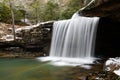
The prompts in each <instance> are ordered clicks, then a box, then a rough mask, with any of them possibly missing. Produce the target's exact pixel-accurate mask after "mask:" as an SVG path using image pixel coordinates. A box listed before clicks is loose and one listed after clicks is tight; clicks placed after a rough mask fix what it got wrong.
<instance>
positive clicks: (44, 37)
mask: <svg viewBox="0 0 120 80" xmlns="http://www.w3.org/2000/svg"><path fill="white" fill-rule="evenodd" d="M52 25H53V21H48V22H42V23H39V24H37V25H31V26H24V27H19V28H17V29H16V31H15V32H16V40H15V41H14V39H13V35H5V36H3V37H2V38H1V42H0V50H2V51H8V52H9V51H10V52H11V51H12V52H16V51H15V50H16V48H18V49H19V50H20V51H18V50H17V53H18V52H21V49H22V51H23V52H22V53H24V52H32V53H34V52H37V53H38V54H36V55H37V56H38V55H39V56H40V55H41V53H42V55H41V56H44V55H48V53H49V49H50V42H51V33H52V32H51V28H52ZM39 52H40V54H39ZM36 55H34V56H36Z"/></svg>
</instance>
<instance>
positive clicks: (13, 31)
mask: <svg viewBox="0 0 120 80" xmlns="http://www.w3.org/2000/svg"><path fill="white" fill-rule="evenodd" d="M9 6H10V11H11V18H12V29H13V30H12V33H13V36H14V41H15V40H16V35H15V19H14V12H13V7H12V2H11V0H9Z"/></svg>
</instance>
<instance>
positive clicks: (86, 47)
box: [40, 13, 99, 65]
mask: <svg viewBox="0 0 120 80" xmlns="http://www.w3.org/2000/svg"><path fill="white" fill-rule="evenodd" d="M98 22H99V18H98V17H92V18H90V17H81V16H79V15H78V13H75V14H74V15H73V16H72V18H71V19H68V20H61V21H56V22H54V24H53V35H52V42H51V49H50V56H49V57H46V58H40V60H42V61H48V60H52V61H53V62H55V63H54V64H55V65H71V64H73V65H75V64H89V63H93V61H94V59H93V58H92V57H93V56H94V46H95V38H96V32H97V24H98ZM56 62H57V63H56ZM61 62H62V63H61Z"/></svg>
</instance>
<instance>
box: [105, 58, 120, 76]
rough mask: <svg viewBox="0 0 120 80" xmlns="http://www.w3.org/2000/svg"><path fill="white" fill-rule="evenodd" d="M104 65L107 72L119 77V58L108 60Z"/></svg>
mask: <svg viewBox="0 0 120 80" xmlns="http://www.w3.org/2000/svg"><path fill="white" fill-rule="evenodd" d="M105 65H106V70H107V71H113V72H114V73H115V74H117V75H118V76H120V57H116V58H109V59H108V60H107V61H106V64H105Z"/></svg>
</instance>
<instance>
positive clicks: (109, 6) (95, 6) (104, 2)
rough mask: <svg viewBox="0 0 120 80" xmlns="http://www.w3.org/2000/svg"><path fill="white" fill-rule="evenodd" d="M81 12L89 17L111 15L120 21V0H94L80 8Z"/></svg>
mask: <svg viewBox="0 0 120 80" xmlns="http://www.w3.org/2000/svg"><path fill="white" fill-rule="evenodd" d="M91 6H92V8H91ZM79 13H82V14H83V16H88V17H93V16H98V17H109V18H111V19H113V20H118V21H120V0H94V1H93V2H92V3H91V5H89V6H88V7H86V8H84V9H83V10H80V11H79Z"/></svg>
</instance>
